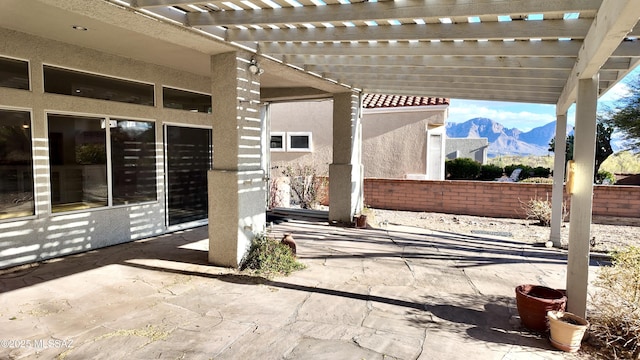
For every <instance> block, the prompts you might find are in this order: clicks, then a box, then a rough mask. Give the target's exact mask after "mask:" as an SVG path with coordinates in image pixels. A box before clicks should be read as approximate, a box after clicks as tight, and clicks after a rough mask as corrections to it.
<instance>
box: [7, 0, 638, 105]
mask: <svg viewBox="0 0 640 360" xmlns="http://www.w3.org/2000/svg"><path fill="white" fill-rule="evenodd" d="M636 2H637V0H536V1H530V0H473V1H472V0H424V1H417V0H398V1H365V2H359V1H352V2H350V1H349V0H230V1H219V0H214V1H194V0H65V1H59V0H37V1H24V0H3V2H2V4H1V5H0V6H1V7H2V11H0V22H1V24H2V26H3V27H7V28H10V29H14V30H17V31H23V32H27V33H31V34H34V35H38V36H43V37H46V38H51V39H55V40H60V41H65V42H69V43H73V44H77V45H81V46H86V47H90V48H95V49H97V50H101V51H106V52H109V53H114V54H118V55H122V56H127V57H131V58H136V59H140V60H144V61H150V62H153V63H158V64H161V65H166V66H171V67H175V68H178V69H183V70H187V71H191V72H194V73H198V74H203V75H205V74H208V72H209V56H210V55H212V54H216V53H220V52H225V51H230V50H233V49H237V48H239V47H241V48H244V49H249V50H250V51H255V52H256V53H257V54H259V59H260V61H261V65H262V67H263V68H264V69H265V70H266V71H265V74H264V75H262V78H261V83H262V86H261V87H262V91H263V92H264V93H265V95H267V96H268V94H270V93H272V92H276V91H278V92H284V93H286V92H287V91H288V92H289V93H291V94H292V96H294V95H295V94H299V95H300V97H304V96H308V97H313V96H317V95H318V94H320V93H326V92H338V91H344V88H343V87H342V86H340V84H345V85H347V86H350V87H354V88H357V89H361V90H363V91H365V92H372V93H376V92H377V93H388V94H406V95H419V96H436V97H451V98H464V99H478V100H502V101H519V102H531V103H547V104H557V105H558V107H559V109H560V110H566V108H568V107H569V106H570V105H571V103H573V102H574V101H575V95H576V88H577V82H578V79H580V78H591V77H592V76H594V75H595V74H597V73H599V74H600V93H604V92H606V90H608V89H609V88H611V86H613V85H614V84H615V83H616V82H617V81H619V80H620V79H621V78H622V77H623V76H624V75H626V74H627V73H628V72H629V71H630V70H631V69H633V68H634V67H635V66H636V65H637V64H638V63H639V61H640V41H638V39H637V36H639V35H640V26H637V23H638V19H639V17H640V6H637V4H636ZM71 25H81V26H84V27H87V28H89V31H86V32H84V33H81V32H78V31H74V30H73V29H72V28H71ZM305 72H306V73H313V75H307V74H305Z"/></svg>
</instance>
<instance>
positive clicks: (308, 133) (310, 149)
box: [287, 131, 313, 152]
mask: <svg viewBox="0 0 640 360" xmlns="http://www.w3.org/2000/svg"><path fill="white" fill-rule="evenodd" d="M292 136H307V137H308V139H309V147H307V148H292V147H291V137H292ZM287 151H288V152H313V136H312V134H311V131H292V132H287Z"/></svg>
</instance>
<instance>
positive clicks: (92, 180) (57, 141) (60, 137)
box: [48, 115, 108, 212]
mask: <svg viewBox="0 0 640 360" xmlns="http://www.w3.org/2000/svg"><path fill="white" fill-rule="evenodd" d="M48 119H49V159H50V162H51V170H50V171H51V209H52V211H53V212H60V211H69V210H79V209H87V208H93V207H99V206H106V205H108V191H107V154H106V146H105V145H106V126H105V120H104V119H101V118H94V117H80V116H70V115H49V117H48Z"/></svg>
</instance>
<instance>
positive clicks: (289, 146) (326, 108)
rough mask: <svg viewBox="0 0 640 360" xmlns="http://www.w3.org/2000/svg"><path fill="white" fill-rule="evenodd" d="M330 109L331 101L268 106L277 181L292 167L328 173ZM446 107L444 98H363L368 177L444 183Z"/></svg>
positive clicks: (330, 143) (273, 161)
mask: <svg viewBox="0 0 640 360" xmlns="http://www.w3.org/2000/svg"><path fill="white" fill-rule="evenodd" d="M332 108H333V106H332V102H331V101H330V100H325V101H306V102H295V103H278V104H272V105H271V106H270V119H271V165H272V168H275V169H274V170H272V173H271V175H272V176H273V177H277V176H279V175H280V173H279V172H278V171H279V169H281V167H283V166H287V165H292V164H293V163H294V162H295V163H296V164H313V165H314V166H316V167H317V168H318V170H319V171H320V172H321V173H326V170H327V168H328V164H329V163H331V162H332V161H331V157H332V153H331V151H332ZM448 108H449V99H445V98H432V97H418V96H397V95H380V94H365V95H364V98H363V111H362V164H363V167H364V177H369V178H370V177H378V178H414V179H416V178H417V179H430V180H443V179H444V154H445V152H444V149H445V137H446V135H445V126H444V125H445V121H446V118H447V116H448ZM300 119H304V120H305V121H300Z"/></svg>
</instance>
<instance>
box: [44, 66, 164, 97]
mask: <svg viewBox="0 0 640 360" xmlns="http://www.w3.org/2000/svg"><path fill="white" fill-rule="evenodd" d="M44 91H45V92H48V93H53V94H62V95H71V96H80V97H86V98H92V99H100V100H109V101H118V102H124V103H131V104H140V105H148V106H154V104H155V102H154V98H153V85H151V84H144V83H139V82H135V81H129V80H122V79H116V78H112V77H107V76H101V75H94V74H88V73H83V72H80V71H73V70H66V69H60V68H56V67H53V66H48V65H45V66H44Z"/></svg>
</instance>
